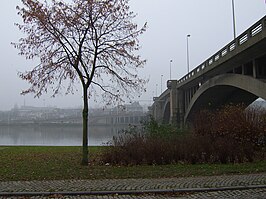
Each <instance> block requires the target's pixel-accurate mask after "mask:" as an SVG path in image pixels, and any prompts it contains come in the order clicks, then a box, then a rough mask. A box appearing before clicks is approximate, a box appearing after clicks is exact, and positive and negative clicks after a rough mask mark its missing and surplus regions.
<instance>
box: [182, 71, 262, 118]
mask: <svg viewBox="0 0 266 199" xmlns="http://www.w3.org/2000/svg"><path fill="white" fill-rule="evenodd" d="M265 88H266V83H265V82H264V81H261V80H258V79H254V78H252V77H249V76H244V75H238V74H227V75H220V76H218V77H215V78H212V79H210V80H209V81H207V82H206V83H205V84H204V85H202V87H201V88H199V90H198V91H197V92H196V93H195V95H194V97H193V98H192V100H191V102H190V105H189V107H188V109H187V111H186V114H185V121H189V120H191V118H192V117H193V114H195V113H196V112H198V111H199V110H201V109H217V108H219V107H221V106H222V105H225V104H240V103H242V104H243V105H245V106H248V105H250V104H251V103H252V102H253V101H255V100H256V99H257V98H259V97H261V98H263V99H266V89H265Z"/></svg>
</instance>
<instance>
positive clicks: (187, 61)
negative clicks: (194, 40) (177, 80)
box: [187, 35, 190, 73]
mask: <svg viewBox="0 0 266 199" xmlns="http://www.w3.org/2000/svg"><path fill="white" fill-rule="evenodd" d="M189 37H190V35H187V72H188V73H189V50H188V38H189Z"/></svg>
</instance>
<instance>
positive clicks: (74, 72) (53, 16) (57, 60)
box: [13, 0, 147, 164]
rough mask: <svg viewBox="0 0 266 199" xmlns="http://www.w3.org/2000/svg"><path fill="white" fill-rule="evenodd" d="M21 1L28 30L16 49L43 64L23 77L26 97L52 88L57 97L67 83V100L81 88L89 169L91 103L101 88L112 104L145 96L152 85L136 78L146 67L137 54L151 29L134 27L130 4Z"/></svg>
mask: <svg viewBox="0 0 266 199" xmlns="http://www.w3.org/2000/svg"><path fill="white" fill-rule="evenodd" d="M21 1H22V3H23V6H22V7H19V6H17V10H18V14H19V15H20V16H21V17H22V19H23V24H17V26H18V28H19V29H20V30H21V31H22V32H24V33H25V35H26V37H25V38H21V39H20V40H19V42H18V43H13V45H14V46H15V48H17V49H18V50H19V51H20V54H21V55H23V56H25V57H26V58H27V59H35V58H38V60H39V62H40V63H39V64H37V65H36V66H35V67H34V68H33V69H31V70H30V71H26V72H24V73H19V76H20V77H21V78H22V79H23V80H26V81H27V82H29V83H30V84H31V86H30V88H29V89H27V90H25V91H23V94H26V93H34V94H35V96H37V97H39V96H40V95H42V94H43V93H45V92H47V91H48V88H51V89H52V91H53V96H55V95H56V94H58V93H59V92H60V91H61V89H62V88H64V86H65V85H66V84H64V82H67V86H66V94H68V93H74V89H75V83H76V82H77V81H79V82H80V83H81V85H82V92H83V104H84V110H83V151H84V153H83V161H82V163H83V164H87V162H88V158H87V153H88V151H87V146H88V141H87V140H88V135H87V132H88V97H91V96H94V97H95V96H97V95H99V93H98V92H99V89H97V88H100V90H101V91H103V93H102V94H101V95H100V96H101V97H102V98H104V101H105V102H106V103H107V104H109V103H114V102H117V101H123V98H124V97H127V98H133V97H134V96H135V95H136V94H140V93H141V92H143V91H145V87H144V85H145V84H146V82H147V81H146V80H145V79H142V78H140V77H139V76H138V75H137V69H139V68H141V67H143V65H144V64H145V62H146V61H145V60H142V59H141V58H140V56H139V55H135V53H136V52H137V51H138V50H139V49H140V46H139V40H138V37H139V36H140V35H141V34H142V33H143V32H144V31H145V30H146V24H145V25H144V26H143V27H142V28H140V29H138V27H137V25H136V24H135V23H133V19H134V18H135V16H136V15H135V14H134V13H133V12H131V11H130V10H129V5H128V0H104V1H99V0H87V1H84V0H72V1H71V3H67V2H65V1H63V0H52V1H50V2H49V3H48V2H47V1H44V3H42V2H40V1H35V0H21ZM35 60H36V59H35ZM89 88H90V89H89ZM96 91H97V93H96Z"/></svg>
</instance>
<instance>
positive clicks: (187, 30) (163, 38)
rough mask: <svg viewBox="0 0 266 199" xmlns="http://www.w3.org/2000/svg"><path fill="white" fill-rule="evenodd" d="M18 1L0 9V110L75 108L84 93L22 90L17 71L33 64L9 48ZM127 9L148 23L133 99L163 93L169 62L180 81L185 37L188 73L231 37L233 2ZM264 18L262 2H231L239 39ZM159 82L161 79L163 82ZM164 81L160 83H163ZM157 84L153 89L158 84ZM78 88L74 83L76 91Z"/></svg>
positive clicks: (157, 1)
mask: <svg viewBox="0 0 266 199" xmlns="http://www.w3.org/2000/svg"><path fill="white" fill-rule="evenodd" d="M19 3H20V1H19V0H12V1H2V2H1V6H0V24H1V37H0V44H1V45H0V56H1V73H0V79H1V84H0V93H1V100H0V110H9V109H11V108H12V107H14V105H15V104H17V105H18V106H21V105H32V106H57V107H79V106H81V105H82V94H81V92H76V93H75V94H74V95H67V96H65V95H64V92H62V94H60V95H57V96H56V97H55V98H51V97H50V96H51V94H46V95H43V96H42V97H40V98H36V99H35V98H34V97H33V95H31V94H29V95H26V96H21V95H20V92H21V91H22V90H23V89H26V88H27V87H28V86H29V85H27V83H26V82H24V81H23V80H21V79H20V78H19V77H18V75H17V73H18V72H19V71H21V72H23V71H25V70H30V69H31V68H32V66H33V65H34V62H31V61H26V60H25V58H24V57H21V56H19V55H18V51H17V50H16V49H14V47H13V46H11V44H10V43H11V42H17V41H18V40H19V38H21V37H23V34H22V33H21V32H20V31H19V30H18V29H17V27H15V26H14V23H18V22H20V21H21V19H20V17H19V16H18V15H17V11H16V9H15V7H16V5H17V4H19ZM130 5H131V9H132V10H133V11H134V12H136V13H138V16H137V18H136V22H137V23H138V24H139V25H140V26H141V25H143V24H144V23H145V22H147V23H148V30H147V32H145V33H144V35H142V36H141V38H140V41H141V46H142V49H141V51H140V54H141V56H142V58H145V59H147V60H148V62H147V64H146V66H145V68H144V69H141V70H140V71H139V74H140V75H141V76H143V77H147V78H149V80H150V81H149V83H148V85H147V92H146V93H144V94H143V95H142V96H141V97H140V98H136V101H141V102H143V103H152V98H153V96H155V95H156V94H157V95H159V94H160V93H161V87H162V90H165V89H166V81H167V80H168V79H169V78H170V60H173V62H172V67H171V69H172V72H171V76H172V79H179V78H181V77H182V76H184V75H185V74H186V72H187V63H186V39H187V35H188V34H189V35H191V37H190V38H189V56H190V69H193V68H195V67H197V66H198V65H199V64H201V63H202V62H203V61H205V60H206V59H207V58H208V57H210V56H211V55H212V54H214V53H215V52H216V51H218V50H219V49H220V48H222V47H223V46H225V45H226V44H227V43H229V42H230V41H231V40H232V39H233V25H232V4H231V0H200V1H197V0H131V2H130ZM265 14H266V4H265V0H235V16H236V30H237V35H239V34H241V33H242V32H243V31H244V30H246V29H247V28H249V27H250V26H251V25H252V24H253V23H255V22H256V21H258V20H259V19H260V18H262V17H263V16H264V15H265ZM161 78H162V79H161ZM161 80H162V84H161ZM156 85H157V86H156ZM79 87H80V85H79V84H77V88H79ZM101 101H102V100H101V99H100V98H99V99H98V101H97V102H94V101H91V106H97V107H100V106H102V105H103V103H101Z"/></svg>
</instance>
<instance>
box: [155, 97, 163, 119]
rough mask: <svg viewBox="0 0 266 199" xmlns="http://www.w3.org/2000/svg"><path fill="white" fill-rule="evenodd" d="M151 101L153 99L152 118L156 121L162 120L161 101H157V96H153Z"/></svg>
mask: <svg viewBox="0 0 266 199" xmlns="http://www.w3.org/2000/svg"><path fill="white" fill-rule="evenodd" d="M153 101H154V104H153V106H154V108H153V117H154V119H155V120H156V121H158V122H162V115H163V112H162V107H161V103H160V102H159V99H158V97H154V98H153Z"/></svg>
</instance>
